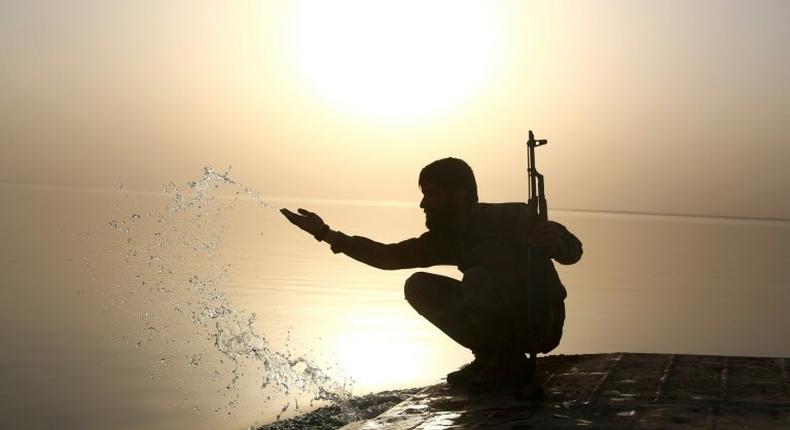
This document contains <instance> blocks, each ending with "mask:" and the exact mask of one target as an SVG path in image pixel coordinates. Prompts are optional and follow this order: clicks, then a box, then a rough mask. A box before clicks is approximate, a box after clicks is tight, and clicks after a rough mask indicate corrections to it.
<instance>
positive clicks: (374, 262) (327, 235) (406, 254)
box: [280, 209, 451, 270]
mask: <svg viewBox="0 0 790 430" xmlns="http://www.w3.org/2000/svg"><path fill="white" fill-rule="evenodd" d="M280 212H281V213H282V214H283V216H285V218H287V219H288V221H290V222H291V223H292V224H294V225H296V226H297V227H299V228H301V229H302V230H304V231H306V232H307V233H310V234H311V235H312V236H313V237H314V238H315V239H316V240H318V241H323V242H326V243H328V244H329V245H330V246H331V247H332V252H334V253H335V254H337V253H341V252H342V253H343V254H346V255H348V256H349V257H351V258H353V259H355V260H357V261H360V262H362V263H365V264H367V265H369V266H373V267H376V268H378V269H385V270H395V269H407V268H412V267H428V266H433V265H436V264H449V263H451V262H450V261H449V260H448V259H447V258H446V257H445V256H444V254H446V252H444V250H443V248H442V247H440V246H437V243H435V242H436V241H434V240H432V239H431V237H429V234H428V233H426V234H423V235H422V236H420V237H419V238H412V239H407V240H404V241H402V242H398V243H391V244H383V243H380V242H376V241H374V240H371V239H368V238H366V237H362V236H348V235H346V234H344V233H342V232H339V231H335V230H332V229H331V228H329V226H328V225H327V224H326V223H325V222H324V220H323V219H321V217H319V216H318V215H317V214H315V213H313V212H310V211H308V210H305V209H299V210H298V213H295V212H291V211H290V210H288V209H280ZM445 260H447V261H445Z"/></svg>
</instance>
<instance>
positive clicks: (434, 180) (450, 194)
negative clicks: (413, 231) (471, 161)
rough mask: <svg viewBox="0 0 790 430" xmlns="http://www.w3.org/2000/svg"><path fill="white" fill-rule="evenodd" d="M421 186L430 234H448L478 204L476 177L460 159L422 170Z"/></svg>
mask: <svg viewBox="0 0 790 430" xmlns="http://www.w3.org/2000/svg"><path fill="white" fill-rule="evenodd" d="M418 184H419V185H420V189H421V190H422V194H423V197H422V201H421V202H420V207H421V208H423V210H424V211H425V225H426V227H428V229H429V230H447V229H448V228H449V227H450V226H451V225H452V223H453V221H454V220H455V219H457V217H458V215H459V214H460V213H461V212H463V211H464V210H468V209H469V208H471V207H472V206H473V205H474V204H476V203H477V182H476V181H475V175H474V173H473V172H472V168H471V167H469V165H468V164H466V162H464V161H463V160H460V159H458V158H452V157H448V158H443V159H441V160H436V161H434V162H433V163H431V164H429V165H427V166H425V167H423V169H422V171H420V179H419V181H418Z"/></svg>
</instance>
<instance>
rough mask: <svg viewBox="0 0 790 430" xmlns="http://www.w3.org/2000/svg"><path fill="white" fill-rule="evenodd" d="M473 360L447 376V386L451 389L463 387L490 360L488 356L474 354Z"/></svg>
mask: <svg viewBox="0 0 790 430" xmlns="http://www.w3.org/2000/svg"><path fill="white" fill-rule="evenodd" d="M474 354H475V359H474V360H472V361H471V362H470V363H467V364H465V365H463V366H461V368H460V369H458V370H455V371H453V372H450V373H448V374H447V384H448V385H450V386H451V387H463V386H465V385H466V384H468V383H469V381H471V380H472V379H473V378H475V377H476V376H477V375H478V374H479V373H480V372H481V371H482V370H483V369H484V368H485V367H486V365H487V363H488V361H489V360H490V359H491V358H492V357H491V356H490V355H487V354H481V353H474Z"/></svg>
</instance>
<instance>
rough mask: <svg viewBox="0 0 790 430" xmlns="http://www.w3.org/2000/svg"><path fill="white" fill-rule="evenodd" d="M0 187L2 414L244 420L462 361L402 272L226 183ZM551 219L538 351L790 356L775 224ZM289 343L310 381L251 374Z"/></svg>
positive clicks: (332, 211)
mask: <svg viewBox="0 0 790 430" xmlns="http://www.w3.org/2000/svg"><path fill="white" fill-rule="evenodd" d="M231 191H232V190H231ZM225 194H228V192H227V190H226V192H225ZM0 196H2V199H3V202H4V204H3V209H2V210H1V211H0V223H2V224H1V225H2V228H0V240H1V241H2V247H1V248H0V268H2V273H3V276H2V277H1V278H0V311H1V312H0V342H1V343H0V344H1V345H2V348H3V353H2V354H0V372H2V374H0V380H2V385H1V386H0V427H2V428H30V429H38V428H41V429H44V428H53V427H55V428H61V429H86V428H114V429H126V428H129V429H131V428H148V429H170V428H190V429H212V428H217V429H219V428H222V429H243V428H248V427H249V426H254V425H259V424H263V423H266V422H270V421H272V420H273V419H274V418H275V417H276V416H277V415H278V414H281V413H282V415H281V416H282V417H287V416H290V415H292V414H294V413H298V412H299V411H305V410H307V409H309V408H310V403H309V401H310V398H312V397H313V395H312V394H311V393H309V391H310V388H311V387H309V385H310V383H311V381H313V382H315V381H316V380H319V379H320V381H319V382H320V383H321V384H324V385H323V386H324V387H334V388H338V389H339V391H338V392H341V391H343V387H344V386H343V384H346V385H345V389H349V388H351V389H352V390H353V392H354V394H364V393H367V392H370V391H377V390H381V389H394V388H403V387H410V386H419V385H425V384H429V383H432V382H435V381H437V380H438V379H439V378H441V377H443V376H444V374H445V373H446V372H447V371H449V370H452V369H454V368H456V367H457V366H459V365H461V364H463V363H464V362H467V361H469V360H470V359H471V356H470V354H469V353H468V352H466V351H465V350H463V349H462V348H460V347H458V346H456V345H455V344H453V342H451V341H449V340H448V339H446V338H444V337H443V335H441V334H440V332H439V331H438V330H437V329H435V328H434V327H432V326H431V325H430V324H429V323H427V322H425V321H423V320H422V319H421V317H419V316H418V315H417V314H416V313H414V312H413V311H412V310H411V308H410V307H409V306H408V304H407V303H406V302H405V301H404V300H403V293H402V286H403V282H404V280H405V279H406V278H407V277H408V276H409V274H410V273H412V271H411V270H403V271H379V270H376V269H373V268H370V267H366V266H364V265H362V264H360V263H357V262H355V261H353V260H351V259H349V258H348V257H345V256H343V255H333V254H332V253H331V252H330V251H329V249H328V247H327V246H326V244H323V243H317V242H316V241H315V240H314V239H312V238H311V237H310V236H308V235H306V234H304V233H302V232H300V231H299V230H297V229H296V228H295V227H293V226H291V225H290V224H288V223H287V221H285V219H284V218H282V217H281V216H280V215H279V214H278V213H276V212H275V211H273V210H271V209H270V208H265V207H263V206H262V205H260V204H259V203H258V202H255V201H252V200H250V199H249V198H247V197H246V196H245V195H243V194H242V195H241V196H234V195H233V194H232V192H231V193H230V197H228V196H223V197H217V198H214V199H204V200H201V202H200V205H199V206H192V207H189V208H186V209H184V210H181V211H173V210H169V209H167V208H168V207H171V208H173V207H174V201H173V200H172V197H173V194H172V193H170V194H168V195H165V194H164V193H137V192H131V191H128V192H127V191H124V190H122V189H116V190H85V189H82V190H76V189H57V188H46V187H39V188H33V187H9V186H4V187H0ZM272 203H273V204H276V205H280V206H287V207H291V208H294V207H307V208H309V209H311V210H313V211H315V212H318V213H319V214H321V215H322V216H323V217H324V219H325V220H326V221H327V222H328V223H329V224H330V225H332V227H333V228H336V229H340V230H342V231H345V232H347V233H353V234H360V235H366V236H369V237H371V238H374V239H377V240H380V241H385V242H386V241H396V240H400V239H403V238H406V237H411V236H414V235H418V234H419V233H421V232H422V231H423V218H422V213H421V211H420V210H419V209H417V208H416V204H415V206H414V207H402V206H398V205H385V204H374V203H366V202H359V203H357V204H352V203H349V202H346V203H343V204H339V203H337V204H332V203H327V202H313V203H308V202H304V203H299V202H287V203H286V202H281V201H280V202H272ZM176 206H177V205H176ZM552 218H554V219H556V220H557V221H560V222H562V223H564V224H565V225H566V226H568V227H569V228H570V229H571V231H573V232H574V233H576V234H577V236H579V238H580V239H581V240H582V241H583V243H584V249H585V254H584V257H583V258H582V261H581V262H580V263H578V264H576V265H573V266H559V265H558V268H559V271H560V275H561V277H562V279H563V281H564V283H565V284H566V286H567V289H568V292H569V296H568V299H567V302H566V305H567V314H568V317H567V321H566V326H565V327H566V328H565V336H564V338H563V342H562V344H561V345H560V347H559V348H558V349H557V350H555V351H554V352H553V353H564V354H575V353H596V352H613V351H629V352H659V353H693V354H728V355H753V356H790V336H788V334H787V329H788V327H790V316H788V313H787V309H788V308H789V307H790V288H789V287H790V251H788V249H787V244H788V243H790V223H788V222H783V221H749V220H729V219H712V218H689V217H665V216H636V215H616V214H593V213H579V212H563V211H553V212H552ZM431 271H434V272H436V273H442V274H446V275H450V276H455V277H459V275H460V274H459V273H458V272H457V270H456V269H454V268H452V267H439V268H435V270H434V269H431ZM207 310H213V311H216V312H215V313H214V314H212V313H211V312H208V311H207ZM253 313H254V314H255V315H256V317H255V319H254V322H251V323H250V322H249V321H250V320H249V318H250V317H251V315H252V314H253ZM229 333H230V334H233V335H234V336H236V337H235V338H233V339H231V340H233V342H237V343H233V342H226V341H227V340H228V336H229ZM250 345H257V346H256V347H250ZM261 345H264V346H265V348H264V347H263V346H261ZM298 357H301V358H304V359H306V360H307V362H308V364H309V366H315V369H320V373H319V375H318V379H316V378H313V379H310V378H307V379H308V380H307V381H306V382H305V384H306V385H307V387H306V388H307V391H308V392H307V393H305V392H303V391H301V390H299V389H298V388H299V387H298V385H299V384H300V383H299V382H298V381H290V382H289V381H285V383H284V384H280V385H281V386H282V385H289V384H290V385H289V386H290V387H291V388H292V390H291V391H290V393H289V394H287V395H286V394H284V393H283V392H282V390H281V389H279V388H278V384H277V383H270V384H269V385H267V386H266V387H263V388H262V385H263V382H264V381H265V380H266V378H267V376H268V377H270V382H271V377H272V373H271V369H270V368H268V367H267V366H272V365H276V364H277V363H280V362H277V360H281V359H282V360H286V361H288V360H291V362H292V365H293V369H291V370H293V371H294V372H296V373H295V374H299V375H304V374H306V373H305V372H306V371H305V369H306V368H309V366H308V364H304V363H296V362H295V360H294V359H296V358H298ZM266 360H269V361H266ZM280 364H282V363H280ZM289 366H290V365H288V366H286V367H288V368H289V369H290V367H289ZM280 370H283V369H280ZM284 370H288V369H284ZM300 372H301V373H300ZM307 373H310V372H307ZM311 374H312V373H311ZM278 375H279V376H282V377H286V376H288V375H291V376H293V374H292V373H288V372H285V373H282V374H278ZM283 375H284V376H283ZM275 376H277V375H275ZM352 380H353V385H351V384H352V382H351V381H352ZM297 403H298V405H299V406H298V408H297ZM318 404H320V402H316V403H314V405H318ZM286 405H287V408H286ZM284 408H285V411H284V412H283V409H284Z"/></svg>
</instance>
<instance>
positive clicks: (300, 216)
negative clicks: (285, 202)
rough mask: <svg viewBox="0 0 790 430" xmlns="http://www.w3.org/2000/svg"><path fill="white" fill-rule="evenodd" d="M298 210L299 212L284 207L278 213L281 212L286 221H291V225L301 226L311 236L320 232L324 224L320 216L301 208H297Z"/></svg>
mask: <svg viewBox="0 0 790 430" xmlns="http://www.w3.org/2000/svg"><path fill="white" fill-rule="evenodd" d="M298 212H299V213H295V212H291V211H289V210H288V209H285V208H283V209H280V213H282V214H283V216H285V218H287V219H288V221H291V223H292V224H293V225H295V226H297V227H299V228H301V229H302V230H304V231H306V232H308V233H310V234H311V235H313V236H315V235H317V234H319V233H321V232H322V231H323V230H324V228H325V226H326V224H325V223H324V220H322V219H321V217H320V216H318V215H316V214H314V213H313V212H310V211H308V210H306V209H302V208H299V209H298Z"/></svg>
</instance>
